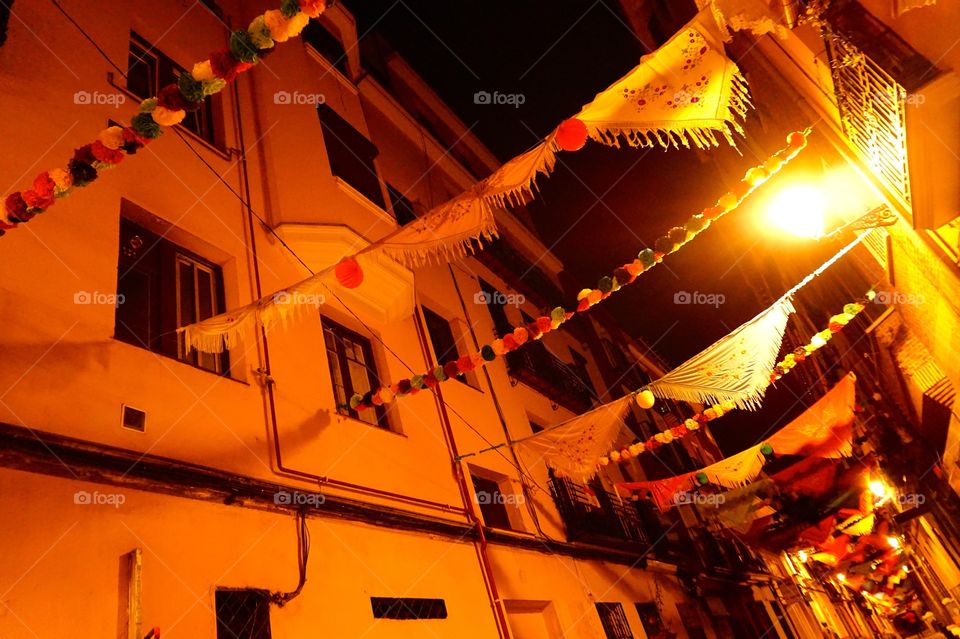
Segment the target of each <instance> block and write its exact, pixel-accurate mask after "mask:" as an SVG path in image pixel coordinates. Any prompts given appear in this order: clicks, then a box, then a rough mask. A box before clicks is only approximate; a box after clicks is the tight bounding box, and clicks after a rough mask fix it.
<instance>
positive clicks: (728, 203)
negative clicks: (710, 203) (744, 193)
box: [717, 193, 739, 211]
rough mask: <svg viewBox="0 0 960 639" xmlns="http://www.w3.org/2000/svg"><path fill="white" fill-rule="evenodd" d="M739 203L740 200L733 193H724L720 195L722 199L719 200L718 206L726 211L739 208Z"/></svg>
mask: <svg viewBox="0 0 960 639" xmlns="http://www.w3.org/2000/svg"><path fill="white" fill-rule="evenodd" d="M738 203H739V200H738V199H737V196H736V195H734V194H733V193H724V194H723V195H721V196H720V199H719V200H717V206H719V207H720V208H721V209H723V210H724V211H732V210H733V209H735V208H737V204H738Z"/></svg>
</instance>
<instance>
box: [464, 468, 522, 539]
mask: <svg viewBox="0 0 960 639" xmlns="http://www.w3.org/2000/svg"><path fill="white" fill-rule="evenodd" d="M470 476H471V477H472V479H473V490H474V492H475V493H476V497H477V505H478V506H480V514H481V515H483V523H484V524H486V525H487V526H489V527H490V528H503V529H506V530H510V529H511V528H512V526H511V525H510V515H509V514H508V513H507V507H506V504H505V501H506V500H505V499H504V498H503V493H502V492H500V484H498V483H497V482H496V481H494V480H492V479H487V478H485V477H479V476H477V475H474V474H471V475H470Z"/></svg>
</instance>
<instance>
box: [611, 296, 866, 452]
mask: <svg viewBox="0 0 960 639" xmlns="http://www.w3.org/2000/svg"><path fill="white" fill-rule="evenodd" d="M876 296H877V294H876V293H875V292H874V291H873V290H870V291H868V292H867V294H866V295H864V296H863V297H862V298H860V299H858V300H857V301H856V302H854V303H851V304H847V305H845V306H844V307H843V313H839V314H837V315H834V316H833V317H831V318H830V326H831V327H834V326H835V327H836V330H833V328H828V329H826V330H824V331H820V332H819V333H817V334H816V335H815V336H814V339H813V340H812V341H811V343H810V344H808V345H806V346H799V347H797V348H796V349H794V350H793V352H791V353H789V354H787V355H786V356H785V357H784V358H783V359H782V360H780V362H779V363H778V364H777V365H776V366H775V367H774V370H773V372H772V373H770V382H771V383H772V382H775V381H777V380H778V379H780V378H781V377H783V376H784V375H786V374H787V373H789V372H790V371H791V370H793V367H794V366H796V365H797V364H799V363H800V362H802V361H804V360H806V358H807V357H808V356H809V355H812V354H813V353H815V352H816V351H817V350H818V348H819V346H815V345H814V343H815V342H822V343H823V344H825V343H826V341H825V340H824V339H823V337H822V336H823V334H824V333H826V334H828V335H832V334H833V333H836V332H838V331H840V330H841V329H842V328H843V327H844V326H846V325H847V323H848V322H850V320H852V319H853V318H854V317H856V316H857V314H859V313H860V312H861V311H862V310H863V309H864V308H865V307H866V305H867V304H869V303H870V302H871V301H872V300H873V299H874V298H875V297H876ZM828 339H829V338H828ZM823 344H821V346H822V345H823ZM645 392H648V391H646V390H642V391H637V392H636V397H637V400H638V402H637V403H638V404H640V406H643V405H644V404H643V403H641V402H640V401H639V399H640V396H641V395H642V394H643V393H645ZM651 406H652V405H651ZM735 409H736V406H734V405H733V403H732V402H724V403H722V404H714V405H713V406H710V407H708V408H706V409H705V410H704V411H703V412H701V413H697V414H696V415H694V416H693V417H689V418H687V419H685V420H684V422H683V424H681V425H680V426H674V427H673V428H671V429H670V430H669V431H664V432H662V433H657V434H656V435H654V436H653V437H651V438H649V439H648V440H647V441H646V442H638V443H636V444H633V445H632V446H631V447H628V450H630V449H631V448H632V447H634V446H635V447H636V450H637V452H636V453H633V451H632V450H631V451H630V452H631V453H633V454H632V456H633V457H636V456H637V455H638V454H640V453H642V452H644V451H648V450H656V448H658V447H659V446H661V445H663V444H667V443H670V442H671V441H676V440H678V439H682V438H683V437H686V436H687V435H689V434H691V433H694V432H696V431H698V430H700V428H701V426H703V425H704V424H706V423H708V422H712V421H713V420H715V419H717V418H719V417H723V416H724V415H726V414H727V413H729V412H730V411H732V410H735ZM667 433H669V434H667ZM614 453H617V459H614ZM772 453H773V451H772V449H771V451H770V453H764V454H772ZM624 459H625V458H624V456H623V454H622V452H620V451H612V452H610V453H607V454H606V455H604V456H603V457H601V458H600V459H599V460H597V465H598V466H608V465H609V464H610V462H616V461H618V460H620V461H623V460H624Z"/></svg>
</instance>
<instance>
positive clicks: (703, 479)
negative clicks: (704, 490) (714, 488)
mask: <svg viewBox="0 0 960 639" xmlns="http://www.w3.org/2000/svg"><path fill="white" fill-rule="evenodd" d="M694 478H695V479H696V480H697V483H698V484H700V485H701V486H706V485H707V484H709V483H710V478H709V477H707V474H706V473H704V472H699V473H697V474H696V475H695V476H694Z"/></svg>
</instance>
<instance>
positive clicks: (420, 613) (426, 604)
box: [370, 597, 447, 619]
mask: <svg viewBox="0 0 960 639" xmlns="http://www.w3.org/2000/svg"><path fill="white" fill-rule="evenodd" d="M370 606H371V607H372V608H373V618H374V619H446V618H447V603H446V602H445V601H444V600H443V599H420V598H416V597H370Z"/></svg>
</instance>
